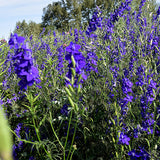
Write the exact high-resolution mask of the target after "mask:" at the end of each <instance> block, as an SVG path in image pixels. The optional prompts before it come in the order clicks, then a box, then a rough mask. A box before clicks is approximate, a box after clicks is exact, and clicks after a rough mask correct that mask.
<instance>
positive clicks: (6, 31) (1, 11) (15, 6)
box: [0, 0, 160, 40]
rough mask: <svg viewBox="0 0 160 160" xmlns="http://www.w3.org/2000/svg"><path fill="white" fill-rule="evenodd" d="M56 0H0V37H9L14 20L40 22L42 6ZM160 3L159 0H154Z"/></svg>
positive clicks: (13, 27)
mask: <svg viewBox="0 0 160 160" xmlns="http://www.w3.org/2000/svg"><path fill="white" fill-rule="evenodd" d="M56 1H58V0H0V39H1V38H5V39H6V40H8V39H9V36H10V33H11V32H13V30H14V29H15V27H16V22H18V21H21V22H22V21H23V20H25V21H26V22H27V23H28V22H29V21H34V22H36V23H41V22H42V15H43V8H45V7H47V5H48V4H51V3H52V2H56ZM156 1H157V3H160V0H156Z"/></svg>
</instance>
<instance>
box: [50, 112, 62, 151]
mask: <svg viewBox="0 0 160 160" xmlns="http://www.w3.org/2000/svg"><path fill="white" fill-rule="evenodd" d="M50 117H51V112H50ZM50 125H51V128H52V131H53V133H54V135H55V137H56V139H57V141H58V143H59V145H60V146H61V147H62V149H63V151H64V147H63V145H62V143H61V142H60V140H59V138H58V136H57V134H56V132H55V130H54V128H53V125H52V122H51V119H50Z"/></svg>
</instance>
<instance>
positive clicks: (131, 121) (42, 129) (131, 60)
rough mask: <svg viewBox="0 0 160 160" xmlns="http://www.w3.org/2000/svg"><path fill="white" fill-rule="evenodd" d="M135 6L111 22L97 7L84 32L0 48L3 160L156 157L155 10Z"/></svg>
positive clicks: (159, 141)
mask: <svg viewBox="0 0 160 160" xmlns="http://www.w3.org/2000/svg"><path fill="white" fill-rule="evenodd" d="M134 6H135V5H134V4H133V2H132V0H126V1H125V2H121V3H120V5H119V6H117V9H115V10H114V11H113V13H111V14H110V15H109V17H107V16H106V15H105V13H104V12H103V11H101V10H100V9H99V8H98V7H97V11H96V12H94V14H93V16H92V19H91V21H90V23H89V25H88V27H87V29H75V28H72V29H71V30H70V31H69V32H63V33H62V34H60V33H58V32H56V31H54V32H49V33H48V34H47V35H44V32H42V33H41V34H40V35H39V37H37V38H36V37H32V36H31V37H22V36H21V35H18V34H16V33H15V34H11V37H10V39H9V41H8V42H5V41H3V44H2V42H1V45H0V105H1V110H3V111H4V112H5V119H7V120H8V124H9V132H10V133H11V136H12V142H10V144H11V147H12V153H10V152H8V150H6V151H3V149H2V148H3V147H4V146H3V144H2V143H1V142H2V141H0V156H1V158H3V159H5V160H9V159H10V160H11V159H14V160H52V159H53V160H72V159H73V160H129V159H135V160H150V159H151V160H158V159H160V93H159V88H160V28H159V26H160V21H159V15H160V8H159V9H158V10H157V13H156V14H152V12H151V11H150V10H151V8H150V4H149V2H148V1H147V2H146V0H141V2H140V5H139V9H138V11H135V8H134ZM0 115H4V114H1V113H0ZM0 120H1V119H0ZM0 123H1V124H2V122H0ZM0 127H1V126H0ZM0 133H1V131H0ZM6 136H8V134H6ZM6 154H7V155H6ZM5 157H9V158H5Z"/></svg>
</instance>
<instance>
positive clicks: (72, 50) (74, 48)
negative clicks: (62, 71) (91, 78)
mask: <svg viewBox="0 0 160 160" xmlns="http://www.w3.org/2000/svg"><path fill="white" fill-rule="evenodd" d="M80 49H81V46H80V45H79V44H76V43H73V42H70V45H69V46H67V47H66V52H67V54H66V56H65V59H66V60H67V61H68V62H69V64H68V67H69V71H68V73H67V78H68V79H69V80H71V78H72V76H74V75H73V74H72V68H74V67H75V72H76V75H75V77H74V78H75V82H74V87H78V83H82V82H83V79H84V80H86V79H87V76H86V75H85V73H84V68H85V65H86V62H85V57H84V56H83V55H82V53H81V52H80V51H79V50H80ZM72 56H73V58H74V61H75V64H73V59H72ZM74 65H75V66H74ZM80 75H81V76H82V78H83V79H81V80H80V81H79V82H78V78H79V76H80ZM66 85H71V83H70V81H68V80H66Z"/></svg>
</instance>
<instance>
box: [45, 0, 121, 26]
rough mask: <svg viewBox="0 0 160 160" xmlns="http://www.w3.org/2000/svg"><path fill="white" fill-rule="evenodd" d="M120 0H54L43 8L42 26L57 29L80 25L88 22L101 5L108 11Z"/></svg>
mask: <svg viewBox="0 0 160 160" xmlns="http://www.w3.org/2000/svg"><path fill="white" fill-rule="evenodd" d="M117 1H118V0H115V1H113V0H105V1H104V0H89V1H88V0H61V1H59V2H53V3H52V4H49V5H48V6H47V7H45V8H44V9H43V16H42V26H43V27H46V26H48V25H50V26H53V27H55V29H69V28H70V27H71V26H74V27H80V26H82V25H84V23H88V22H89V20H90V18H91V15H92V14H93V12H94V11H95V9H96V6H99V7H100V8H102V9H103V10H107V11H108V12H109V11H110V10H111V8H112V7H113V5H114V3H115V2H117Z"/></svg>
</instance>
